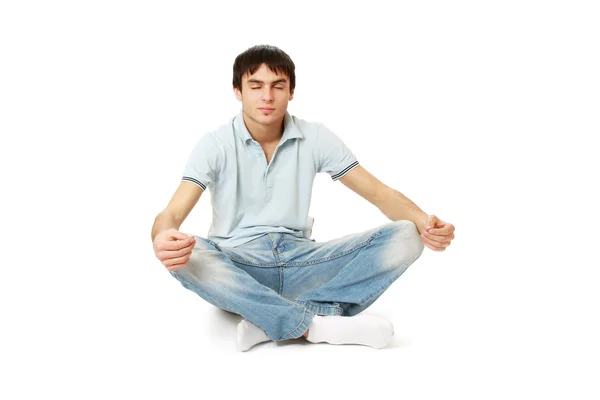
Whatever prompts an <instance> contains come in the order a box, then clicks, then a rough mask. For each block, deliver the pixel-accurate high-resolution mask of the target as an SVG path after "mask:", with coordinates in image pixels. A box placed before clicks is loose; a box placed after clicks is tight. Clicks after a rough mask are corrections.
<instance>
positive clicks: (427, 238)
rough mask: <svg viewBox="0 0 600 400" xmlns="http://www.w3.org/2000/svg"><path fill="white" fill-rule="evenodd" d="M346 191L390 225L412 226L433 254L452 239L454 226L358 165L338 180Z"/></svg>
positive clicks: (447, 244)
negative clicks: (379, 213) (359, 199)
mask: <svg viewBox="0 0 600 400" xmlns="http://www.w3.org/2000/svg"><path fill="white" fill-rule="evenodd" d="M339 181H340V182H342V183H343V184H344V185H345V186H346V187H348V188H349V189H351V190H352V191H353V192H355V193H357V194H358V195H360V196H361V197H362V198H364V199H365V200H367V201H368V202H370V203H371V204H373V205H374V206H376V207H377V208H378V209H379V210H380V211H381V212H382V213H383V214H384V215H385V216H386V217H388V218H389V219H390V220H392V221H398V220H408V221H412V222H414V224H415V225H416V226H417V230H418V231H419V234H420V235H421V239H422V240H423V243H424V244H425V245H426V246H427V247H429V248H430V249H432V250H435V251H444V250H445V249H446V247H448V246H449V245H450V243H451V241H452V239H454V226H453V225H452V224H449V223H447V222H444V221H442V220H440V219H439V218H437V217H436V216H435V215H428V214H427V213H425V212H424V211H423V210H421V209H420V208H419V207H418V206H417V205H416V204H415V203H414V202H412V201H411V200H410V199H409V198H408V197H406V196H404V195H403V194H402V193H400V192H399V191H397V190H394V189H392V188H391V187H389V186H387V185H385V184H384V183H383V182H381V181H380V180H379V179H377V178H376V177H375V176H373V175H372V174H371V173H369V172H368V171H367V170H366V169H365V168H363V167H362V166H361V165H358V166H357V167H355V168H353V169H352V170H351V171H349V172H348V173H346V174H345V175H344V176H343V177H342V178H340V179H339Z"/></svg>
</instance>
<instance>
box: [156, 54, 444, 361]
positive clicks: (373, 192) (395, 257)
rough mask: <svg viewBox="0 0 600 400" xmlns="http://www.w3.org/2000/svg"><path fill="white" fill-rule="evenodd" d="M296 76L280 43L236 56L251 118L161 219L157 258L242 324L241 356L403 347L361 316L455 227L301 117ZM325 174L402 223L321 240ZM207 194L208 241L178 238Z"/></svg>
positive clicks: (190, 170) (376, 320)
mask: <svg viewBox="0 0 600 400" xmlns="http://www.w3.org/2000/svg"><path fill="white" fill-rule="evenodd" d="M294 69H295V66H294V63H293V62H292V60H291V59H290V57H289V56H288V55H287V54H286V53H285V52H283V51H282V50H280V49H278V48H277V47H274V46H266V45H261V46H254V47H252V48H249V49H248V50H246V51H245V52H243V53H242V54H240V55H239V56H238V57H237V58H236V59H235V62H234V66H233V89H234V92H235V96H236V97H237V99H238V100H239V101H241V102H242V110H241V112H240V113H239V115H237V116H236V117H234V118H232V119H231V120H230V121H229V122H228V123H227V124H225V125H223V126H221V127H220V128H218V129H217V130H216V131H214V132H210V133H206V134H204V135H203V136H202V137H201V138H200V139H199V141H198V143H197V144H196V146H195V148H194V149H193V151H192V152H191V154H190V156H189V159H188V161H187V164H186V165H185V169H184V172H183V178H182V182H181V184H180V186H179V187H178V189H177V190H176V192H175V194H174V195H173V198H172V199H171V201H170V202H169V204H168V205H167V207H166V209H165V210H164V211H162V212H161V213H160V214H159V215H158V216H157V217H156V219H155V221H154V226H153V227H152V241H153V247H154V251H155V253H156V256H157V258H158V259H159V260H160V261H161V262H162V263H163V265H164V266H165V267H166V268H167V270H168V271H169V272H170V274H171V275H172V276H173V277H174V278H176V279H177V280H178V281H179V282H180V283H181V284H182V285H183V286H184V287H186V288H187V289H189V290H192V291H193V292H195V293H197V294H198V295H199V296H200V297H202V298H203V299H204V300H206V301H208V302H209V303H211V304H213V305H215V306H216V307H219V308H221V309H224V310H226V311H229V312H232V313H235V314H239V315H241V316H242V317H243V319H242V321H241V322H240V324H239V325H238V329H237V342H238V347H239V349H240V350H242V351H246V350H248V349H250V348H251V347H252V346H254V345H255V344H257V343H261V342H264V341H268V340H287V339H292V338H298V337H300V336H304V337H305V338H306V339H307V340H308V341H310V342H313V343H318V342H326V343H332V344H361V345H367V346H371V347H375V348H381V347H384V346H385V345H387V344H388V343H389V341H390V340H391V339H392V336H393V333H394V331H393V327H392V324H391V323H390V322H389V321H388V320H387V319H385V318H383V317H379V316H375V315H370V314H359V313H360V312H361V311H363V310H365V309H366V308H367V307H369V306H370V305H371V304H372V303H373V302H374V301H375V300H376V299H377V298H378V297H379V296H381V294H382V293H383V292H384V291H385V290H386V289H387V288H388V287H389V286H390V285H391V284H392V282H394V281H395V280H396V279H397V278H398V277H400V275H402V273H403V272H404V271H405V270H406V269H407V268H408V267H409V266H410V265H411V264H412V263H413V262H414V261H415V260H416V259H417V258H419V256H420V255H421V253H422V251H423V248H424V246H427V247H429V248H431V249H432V250H435V251H443V250H444V249H445V248H446V247H447V246H449V245H450V242H451V241H452V239H454V226H453V225H452V224H448V223H446V222H444V221H442V220H440V219H439V218H437V217H436V216H434V215H427V214H426V213H424V212H423V211H422V210H421V209H420V208H419V207H417V206H416V205H415V204H414V203H413V202H411V201H410V200H409V199H408V198H406V197H405V196H403V195H402V194H401V193H399V192H397V191H395V190H393V189H392V188H390V187H388V186H386V185H384V184H383V183H382V182H380V181H379V180H378V179H376V178H375V177H374V176H373V175H371V174H370V173H369V172H367V170H365V169H364V168H363V167H362V166H361V165H359V163H358V161H357V160H356V157H355V156H354V154H353V153H352V152H351V151H350V150H349V149H348V147H347V146H346V145H345V144H344V143H343V142H342V141H341V140H340V138H339V137H338V136H337V135H335V134H334V133H333V132H331V131H330V130H329V129H327V128H326V127H325V126H324V125H323V124H317V123H310V122H307V121H305V120H302V119H300V118H297V117H295V116H291V115H290V114H289V113H288V112H287V106H288V101H290V100H292V98H293V95H294V88H295V72H294ZM317 173H328V174H329V175H330V176H331V178H332V179H333V180H334V181H335V180H340V181H341V182H342V183H343V184H344V185H345V186H347V187H348V188H350V189H351V190H353V191H354V192H356V193H358V194H359V195H360V196H362V197H363V198H365V199H366V200H367V201H369V202H370V203H372V204H373V205H375V206H376V207H378V208H379V209H380V210H381V212H383V213H384V215H386V216H387V217H388V218H389V219H390V220H392V221H393V222H390V223H387V224H385V225H382V226H379V227H376V228H373V229H370V230H368V231H366V232H361V233H357V234H352V235H348V236H344V237H342V238H339V239H335V240H331V241H328V242H322V243H318V242H316V241H314V240H312V239H310V234H311V230H312V218H310V217H309V216H308V210H309V205H310V199H311V192H312V185H313V180H314V177H315V174H317ZM207 188H208V189H210V190H211V202H212V208H213V216H212V224H211V227H210V230H209V233H208V238H207V239H205V238H202V237H199V236H195V235H193V236H190V235H186V234H183V233H181V232H179V231H178V229H179V227H180V225H181V224H182V223H183V221H184V220H185V218H186V217H187V216H188V214H189V213H190V211H191V210H192V208H193V207H194V206H195V204H196V203H197V201H198V199H199V198H200V196H201V194H202V193H203V192H204V191H205V190H206V189H207Z"/></svg>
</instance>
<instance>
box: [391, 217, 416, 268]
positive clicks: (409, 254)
mask: <svg viewBox="0 0 600 400" xmlns="http://www.w3.org/2000/svg"><path fill="white" fill-rule="evenodd" d="M388 230H389V246H390V254H394V258H401V260H398V261H400V264H405V263H406V262H413V261H415V260H416V259H418V258H419V257H420V256H421V254H422V253H423V249H424V248H425V245H424V244H423V240H421V235H420V234H419V231H418V229H417V226H416V225H415V223H414V222H412V221H408V220H399V221H394V222H392V223H390V224H388Z"/></svg>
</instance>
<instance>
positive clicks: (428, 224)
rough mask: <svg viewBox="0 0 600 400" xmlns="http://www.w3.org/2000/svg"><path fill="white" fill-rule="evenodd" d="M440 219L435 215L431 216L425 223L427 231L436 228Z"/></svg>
mask: <svg viewBox="0 0 600 400" xmlns="http://www.w3.org/2000/svg"><path fill="white" fill-rule="evenodd" d="M439 220H440V219H439V218H438V217H436V216H435V215H433V214H432V215H430V216H429V217H428V218H427V222H426V223H425V229H431V228H434V227H435V224H436V223H437V222H438V221H439Z"/></svg>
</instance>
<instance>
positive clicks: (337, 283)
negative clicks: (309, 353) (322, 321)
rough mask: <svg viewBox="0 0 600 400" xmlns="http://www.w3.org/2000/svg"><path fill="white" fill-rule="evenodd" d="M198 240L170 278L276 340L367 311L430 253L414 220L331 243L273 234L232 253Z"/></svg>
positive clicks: (209, 241)
mask: <svg viewBox="0 0 600 400" xmlns="http://www.w3.org/2000/svg"><path fill="white" fill-rule="evenodd" d="M195 238H196V245H195V246H194V248H193V250H192V255H191V257H190V260H189V261H188V263H187V265H186V266H185V267H183V268H181V269H178V270H176V271H170V274H171V275H172V276H173V277H175V278H176V279H177V280H178V281H179V282H180V283H181V284H182V285H183V286H184V287H185V288H187V289H189V290H191V291H193V292H194V293H196V294H198V295H199V296H200V297H201V298H203V299H204V300H206V301H207V302H209V303H211V304H213V305H214V306H216V307H218V308H221V309H223V310H226V311H229V312H232V313H235V314H239V315H241V316H242V317H243V318H245V319H247V320H248V321H250V322H252V323H253V324H254V325H256V326H258V327H260V328H262V329H263V330H264V331H265V333H266V334H267V336H268V337H269V338H270V339H271V340H287V339H293V338H298V337H300V336H302V334H304V332H306V331H307V330H308V327H309V325H310V322H311V320H312V318H313V316H314V315H315V314H318V315H344V316H351V315H356V314H358V313H360V312H361V311H363V310H365V309H366V308H367V307H369V306H370V305H371V304H373V302H374V301H375V300H377V298H379V296H381V294H383V292H384V291H385V290H386V289H387V288H388V287H389V286H390V285H391V284H392V283H393V282H394V281H395V280H396V279H398V278H399V277H400V275H402V274H403V273H404V271H406V269H407V268H408V267H409V266H410V265H411V264H412V263H413V262H415V260H417V259H418V258H419V257H420V255H421V253H422V252H423V248H424V245H423V242H422V240H421V237H420V236H419V233H418V231H417V227H416V226H415V224H414V223H413V222H412V221H406V220H401V221H395V222H390V223H387V224H384V225H381V226H379V227H377V228H374V229H370V230H367V231H365V232H362V233H356V234H351V235H347V236H344V237H341V238H338V239H333V240H331V241H327V242H315V241H314V240H311V239H308V238H301V237H297V236H295V235H292V234H288V233H268V234H265V235H263V236H261V237H259V238H256V239H254V240H252V241H250V242H247V243H244V244H242V245H240V246H237V247H225V246H219V245H217V244H216V243H215V242H213V241H211V240H208V239H204V238H201V237H198V236H196V237H195Z"/></svg>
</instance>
